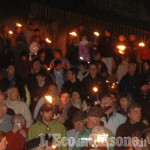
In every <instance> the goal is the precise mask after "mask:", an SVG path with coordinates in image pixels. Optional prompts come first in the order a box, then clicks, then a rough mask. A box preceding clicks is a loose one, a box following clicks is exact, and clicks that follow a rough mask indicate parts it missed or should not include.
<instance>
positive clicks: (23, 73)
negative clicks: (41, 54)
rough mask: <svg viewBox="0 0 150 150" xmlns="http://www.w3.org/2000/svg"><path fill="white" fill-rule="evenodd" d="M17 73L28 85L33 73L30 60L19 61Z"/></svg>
mask: <svg viewBox="0 0 150 150" xmlns="http://www.w3.org/2000/svg"><path fill="white" fill-rule="evenodd" d="M16 72H17V74H18V75H19V76H20V77H21V79H22V80H23V81H24V83H26V82H27V79H28V77H29V75H30V72H31V62H30V61H29V60H27V61H22V60H19V61H18V63H17V66H16Z"/></svg>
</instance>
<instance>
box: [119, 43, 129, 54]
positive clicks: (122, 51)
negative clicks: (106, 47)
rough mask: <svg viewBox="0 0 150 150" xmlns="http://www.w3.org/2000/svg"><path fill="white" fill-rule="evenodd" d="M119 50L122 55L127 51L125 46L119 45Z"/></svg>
mask: <svg viewBox="0 0 150 150" xmlns="http://www.w3.org/2000/svg"><path fill="white" fill-rule="evenodd" d="M117 48H118V52H119V53H120V54H125V49H126V48H127V47H126V46H124V45H118V46H117Z"/></svg>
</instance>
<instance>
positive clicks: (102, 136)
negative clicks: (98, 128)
mask: <svg viewBox="0 0 150 150" xmlns="http://www.w3.org/2000/svg"><path fill="white" fill-rule="evenodd" d="M107 139H108V134H105V133H103V134H98V135H97V137H96V139H95V142H96V143H106V142H107Z"/></svg>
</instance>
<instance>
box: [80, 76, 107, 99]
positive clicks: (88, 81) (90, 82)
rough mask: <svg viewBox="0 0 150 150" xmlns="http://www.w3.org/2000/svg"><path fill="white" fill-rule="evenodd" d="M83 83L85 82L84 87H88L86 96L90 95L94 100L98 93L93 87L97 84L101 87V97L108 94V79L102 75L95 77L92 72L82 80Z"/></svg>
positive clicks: (99, 94)
mask: <svg viewBox="0 0 150 150" xmlns="http://www.w3.org/2000/svg"><path fill="white" fill-rule="evenodd" d="M82 83H83V84H84V87H85V89H86V96H90V99H91V100H93V101H96V100H97V94H95V93H94V92H93V87H94V86H96V87H98V88H99V93H98V96H99V99H100V98H101V97H102V96H103V95H105V94H107V92H108V86H107V84H106V80H105V79H104V78H103V77H101V76H98V75H97V76H96V77H95V78H93V77H92V76H91V75H90V74H89V75H88V76H87V77H85V78H84V79H83V81H82Z"/></svg>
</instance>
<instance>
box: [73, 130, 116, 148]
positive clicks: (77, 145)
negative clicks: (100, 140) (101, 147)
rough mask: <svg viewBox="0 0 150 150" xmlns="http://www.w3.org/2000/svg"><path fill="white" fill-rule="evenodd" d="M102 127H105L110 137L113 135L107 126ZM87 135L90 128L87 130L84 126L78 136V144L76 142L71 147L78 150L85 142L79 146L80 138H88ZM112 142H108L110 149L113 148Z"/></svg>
mask: <svg viewBox="0 0 150 150" xmlns="http://www.w3.org/2000/svg"><path fill="white" fill-rule="evenodd" d="M104 129H105V131H106V133H107V134H108V136H109V138H110V137H115V136H114V135H113V133H112V132H111V131H110V130H109V129H108V128H105V127H104ZM89 136H90V130H88V129H87V128H85V127H84V129H83V131H82V132H81V133H80V134H79V136H78V142H79V144H78V142H76V145H75V146H74V147H73V150H80V149H81V148H82V147H84V146H85V145H86V144H85V145H82V146H79V145H80V143H81V138H88V137H89ZM86 142H87V143H88V141H86ZM113 142H114V141H113ZM113 142H112V141H109V144H110V145H109V149H110V150H114V143H113Z"/></svg>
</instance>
